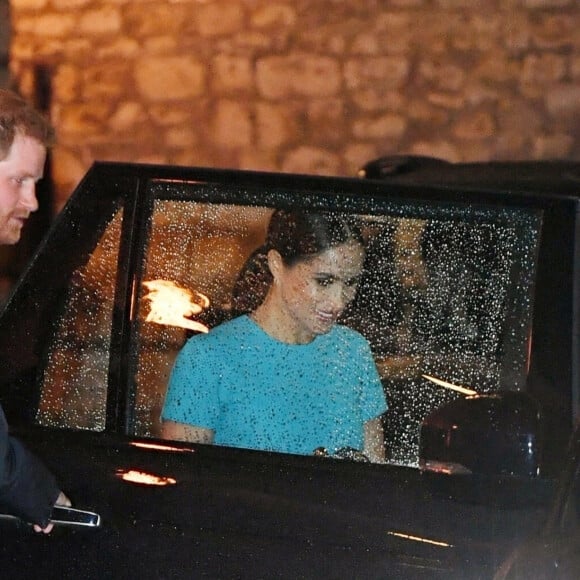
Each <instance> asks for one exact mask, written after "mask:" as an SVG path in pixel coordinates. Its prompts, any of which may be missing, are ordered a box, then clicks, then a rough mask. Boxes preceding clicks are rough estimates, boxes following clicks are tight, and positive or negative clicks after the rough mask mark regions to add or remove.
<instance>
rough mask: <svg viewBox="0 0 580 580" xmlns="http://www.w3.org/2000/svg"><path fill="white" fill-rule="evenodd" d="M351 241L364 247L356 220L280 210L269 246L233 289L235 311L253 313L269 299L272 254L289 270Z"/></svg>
mask: <svg viewBox="0 0 580 580" xmlns="http://www.w3.org/2000/svg"><path fill="white" fill-rule="evenodd" d="M351 240H354V241H355V242H357V243H360V244H363V243H364V242H363V237H362V235H361V232H360V228H359V227H358V224H357V223H356V222H355V221H354V219H353V218H351V217H348V216H344V215H341V214H339V213H334V212H306V211H297V210H276V211H275V212H274V213H273V214H272V217H271V218H270V224H269V226H268V233H267V235H266V242H265V244H264V245H263V246H260V247H259V248H258V249H257V250H254V252H253V253H252V254H251V255H250V257H249V258H248V259H247V260H246V263H245V264H244V266H243V267H242V269H241V270H240V273H239V274H238V278H237V280H236V283H235V284H234V288H233V293H232V294H233V295H232V309H233V310H234V311H235V312H250V311H252V310H254V309H256V308H257V307H258V306H259V305H260V304H261V303H262V301H263V300H264V298H265V297H266V294H267V292H268V288H269V287H270V284H271V283H272V274H271V272H270V269H269V268H268V258H267V256H268V252H269V251H270V250H276V251H277V252H278V253H279V254H280V256H281V257H282V260H283V261H284V264H286V266H293V265H294V264H296V263H298V262H300V261H301V260H305V259H307V258H312V257H314V256H316V255H317V254H320V253H321V252H324V251H325V250H328V249H329V248H333V247H335V246H340V245H341V244H345V243H347V242H349V241H351Z"/></svg>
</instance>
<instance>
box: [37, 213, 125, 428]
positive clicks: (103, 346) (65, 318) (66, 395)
mask: <svg viewBox="0 0 580 580" xmlns="http://www.w3.org/2000/svg"><path fill="white" fill-rule="evenodd" d="M122 216H123V211H122V209H120V210H118V211H116V212H115V214H114V215H113V216H112V218H111V220H110V222H109V223H108V225H107V227H106V228H105V229H104V233H103V235H102V236H101V238H100V239H99V242H98V243H97V245H96V247H95V248H94V250H93V252H92V253H90V254H89V256H88V260H87V262H86V263H84V264H82V265H81V266H80V267H78V268H77V269H76V270H75V272H74V274H73V276H72V278H71V281H70V284H69V285H68V289H67V291H66V295H65V297H64V299H63V302H62V307H61V310H60V313H59V315H58V317H57V323H56V325H55V328H54V334H53V337H52V340H51V341H50V342H49V347H48V352H47V354H46V366H45V371H44V374H43V379H42V386H41V397H40V402H39V407H38V413H37V421H38V423H39V424H41V425H50V426H60V427H72V428H79V429H91V430H95V431H102V430H104V429H105V422H106V404H107V383H108V381H107V376H108V372H109V354H110V346H111V325H112V318H113V305H114V297H115V283H116V278H117V276H116V274H117V258H118V252H119V242H120V236H121V222H122Z"/></svg>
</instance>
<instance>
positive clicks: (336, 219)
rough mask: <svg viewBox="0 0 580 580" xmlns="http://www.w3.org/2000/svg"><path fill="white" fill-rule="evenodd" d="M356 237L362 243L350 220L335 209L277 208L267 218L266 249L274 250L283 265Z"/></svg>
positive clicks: (356, 228) (290, 264)
mask: <svg viewBox="0 0 580 580" xmlns="http://www.w3.org/2000/svg"><path fill="white" fill-rule="evenodd" d="M349 241H355V242H357V243H359V244H361V245H362V244H363V239H362V236H361V232H360V229H359V228H358V227H357V225H356V223H355V222H354V221H353V220H349V219H348V218H347V217H345V216H344V215H341V214H338V213H334V212H306V211H296V210H292V211H289V210H276V211H275V212H274V213H273V214H272V217H271V218H270V225H269V226H268V233H267V236H266V243H265V248H264V249H265V250H266V252H268V251H269V250H276V251H277V252H278V253H279V254H280V256H281V257H282V260H283V261H284V264H286V266H293V265H294V264H296V263H297V262H300V261H301V260H304V259H308V258H311V257H314V256H316V255H317V254H320V253H321V252H324V251H325V250H328V249H329V248H334V247H336V246H340V245H341V244H345V243H347V242H349Z"/></svg>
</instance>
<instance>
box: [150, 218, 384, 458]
mask: <svg viewBox="0 0 580 580" xmlns="http://www.w3.org/2000/svg"><path fill="white" fill-rule="evenodd" d="M260 253H261V254H262V256H263V259H262V261H261V262H262V264H265V265H267V269H266V272H265V273H266V275H267V280H266V283H265V284H264V281H262V283H261V284H258V287H259V288H262V289H264V288H265V290H264V291H260V290H258V292H259V294H260V295H259V296H258V298H259V300H258V301H257V302H258V305H257V306H256V307H255V308H254V309H253V310H251V311H250V312H249V314H244V315H242V316H239V317H237V318H234V319H233V320H230V321H229V322H226V323H224V324H221V325H220V326H217V327H215V328H214V329H212V330H211V331H210V332H209V333H208V334H204V335H198V336H195V337H193V338H192V339H190V340H189V341H188V342H187V343H186V345H185V346H184V348H183V349H182V351H181V352H180V354H179V356H178V358H177V360H176V363H175V366H174V368H173V371H172V374H171V378H170V381H169V388H168V393H167V396H166V400H165V405H164V408H163V411H162V420H163V437H165V438H168V439H179V440H184V441H195V442H201V443H216V444H220V445H231V446H236V447H246V448H253V449H263V450H272V451H280V452H286V453H299V454H311V453H313V452H314V450H315V449H317V448H320V447H323V448H325V449H327V450H328V452H329V453H334V452H336V451H337V450H339V449H341V448H344V447H350V448H355V449H358V450H362V451H364V453H365V455H367V457H368V458H369V459H370V460H371V461H376V462H379V461H383V460H384V444H383V436H382V429H381V421H380V415H381V414H382V413H383V412H384V411H385V410H386V408H387V405H386V401H385V397H384V393H383V389H382V385H381V382H380V379H379V376H378V373H377V370H376V367H375V365H374V361H373V359H372V356H371V353H370V348H369V346H368V343H367V342H366V340H365V339H364V338H363V337H362V336H361V335H360V334H359V333H357V332H356V331H354V330H352V329H349V328H346V327H344V326H341V325H337V324H336V322H337V320H338V318H339V316H340V315H341V314H342V312H343V310H344V308H345V307H346V305H347V304H348V303H349V302H350V301H351V300H352V299H353V298H354V295H355V293H356V287H357V283H358V280H359V278H360V275H361V270H362V266H363V261H364V256H365V252H364V247H363V243H362V239H361V237H360V234H359V232H358V230H357V229H356V228H355V227H353V225H352V224H349V222H348V221H346V220H345V219H344V218H341V217H339V216H338V215H337V214H332V213H305V212H296V211H282V210H278V211H276V212H274V214H273V216H272V218H271V220H270V225H269V228H268V235H267V239H266V244H265V245H264V247H263V252H258V254H256V253H254V261H255V262H257V263H260V260H259V259H257V256H258V255H259V254H260ZM252 276H253V277H254V278H255V277H256V271H254V272H252ZM263 293H265V297H263V299H262V295H261V294H263Z"/></svg>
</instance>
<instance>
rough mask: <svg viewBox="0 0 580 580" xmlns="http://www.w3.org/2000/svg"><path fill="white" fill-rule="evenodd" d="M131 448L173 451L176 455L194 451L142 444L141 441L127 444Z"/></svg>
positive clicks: (160, 444)
mask: <svg viewBox="0 0 580 580" xmlns="http://www.w3.org/2000/svg"><path fill="white" fill-rule="evenodd" d="M129 445H131V446H132V447H139V448H140V449H152V450H154V451H173V452H177V453H193V452H194V449H187V448H183V447H173V446H171V445H163V444H162V443H144V442H141V441H131V443H129Z"/></svg>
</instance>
